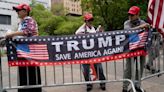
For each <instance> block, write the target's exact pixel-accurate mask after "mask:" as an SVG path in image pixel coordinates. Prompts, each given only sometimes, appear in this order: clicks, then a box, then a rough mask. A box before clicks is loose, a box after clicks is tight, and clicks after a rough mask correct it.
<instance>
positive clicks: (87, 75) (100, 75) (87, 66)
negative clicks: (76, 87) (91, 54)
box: [82, 63, 105, 81]
mask: <svg viewBox="0 0 164 92" xmlns="http://www.w3.org/2000/svg"><path fill="white" fill-rule="evenodd" d="M82 66H83V70H84V72H83V74H84V78H85V81H91V80H90V64H83V65H82ZM94 67H95V70H96V74H97V77H98V79H99V80H105V76H104V73H103V68H102V64H101V63H97V64H94Z"/></svg>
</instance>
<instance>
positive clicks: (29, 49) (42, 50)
mask: <svg viewBox="0 0 164 92" xmlns="http://www.w3.org/2000/svg"><path fill="white" fill-rule="evenodd" d="M16 50H17V56H18V58H30V59H37V60H48V59H49V55H48V51H47V45H46V44H17V48H16Z"/></svg>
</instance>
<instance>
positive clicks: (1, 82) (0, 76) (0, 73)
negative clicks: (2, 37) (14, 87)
mask: <svg viewBox="0 0 164 92" xmlns="http://www.w3.org/2000/svg"><path fill="white" fill-rule="evenodd" d="M1 63H2V62H1V47H0V92H2V90H3V81H2V66H1V65H2V64H1Z"/></svg>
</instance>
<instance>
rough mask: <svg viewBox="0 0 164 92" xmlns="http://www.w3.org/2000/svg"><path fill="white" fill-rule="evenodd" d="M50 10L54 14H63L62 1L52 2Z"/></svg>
mask: <svg viewBox="0 0 164 92" xmlns="http://www.w3.org/2000/svg"><path fill="white" fill-rule="evenodd" d="M51 11H52V13H53V14H55V15H64V7H63V4H62V3H58V4H54V5H52V6H51Z"/></svg>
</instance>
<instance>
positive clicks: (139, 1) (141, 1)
mask: <svg viewBox="0 0 164 92" xmlns="http://www.w3.org/2000/svg"><path fill="white" fill-rule="evenodd" d="M148 2H149V0H129V1H128V3H129V7H131V6H134V5H135V6H139V7H140V8H141V12H140V15H141V18H142V19H145V20H146V19H147V7H148Z"/></svg>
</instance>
